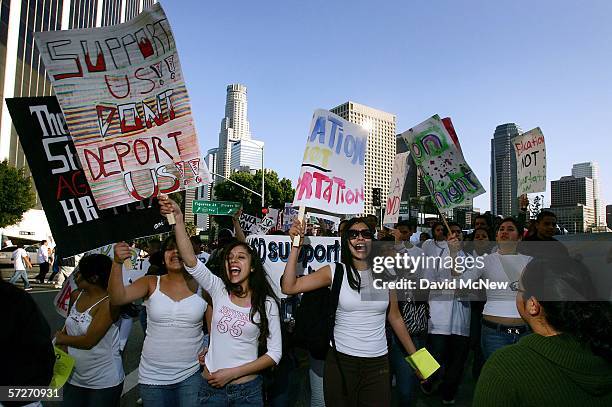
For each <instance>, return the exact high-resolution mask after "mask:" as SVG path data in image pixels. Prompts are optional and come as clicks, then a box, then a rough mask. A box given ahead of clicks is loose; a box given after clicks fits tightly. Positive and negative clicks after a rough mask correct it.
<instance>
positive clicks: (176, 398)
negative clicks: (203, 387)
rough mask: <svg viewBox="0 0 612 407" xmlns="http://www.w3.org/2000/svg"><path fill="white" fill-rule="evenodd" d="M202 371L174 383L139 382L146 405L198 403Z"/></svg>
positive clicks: (185, 406) (165, 406)
mask: <svg viewBox="0 0 612 407" xmlns="http://www.w3.org/2000/svg"><path fill="white" fill-rule="evenodd" d="M201 377H202V373H201V372H200V371H199V370H198V371H197V372H195V373H194V374H192V375H191V376H189V377H188V378H186V379H184V380H183V381H182V382H178V383H174V384H163V385H156V384H142V383H141V384H139V385H138V387H139V389H140V397H141V398H142V404H143V405H144V407H173V406H179V407H191V406H195V405H197V404H198V392H199V390H200V383H201V381H202V379H201Z"/></svg>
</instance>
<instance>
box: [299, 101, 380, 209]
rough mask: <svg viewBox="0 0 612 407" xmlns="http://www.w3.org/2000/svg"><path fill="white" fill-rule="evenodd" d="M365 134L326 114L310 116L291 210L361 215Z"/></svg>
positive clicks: (355, 127)
mask: <svg viewBox="0 0 612 407" xmlns="http://www.w3.org/2000/svg"><path fill="white" fill-rule="evenodd" d="M367 145H368V132H367V131H366V130H365V129H364V128H363V127H361V126H359V125H357V124H354V123H350V122H348V121H346V120H344V119H343V118H341V117H340V116H337V115H335V114H333V113H331V112H329V111H327V110H323V109H319V110H316V111H315V112H314V115H313V117H312V123H311V125H310V131H309V132H308V138H307V140H306V150H305V151H304V158H303V160H302V167H301V172H300V177H299V179H298V182H297V187H296V189H295V197H294V199H293V206H306V207H308V208H313V209H319V210H322V211H325V212H328V213H339V214H352V213H362V212H363V210H364V209H363V207H364V205H363V203H364V164H365V154H366V149H367Z"/></svg>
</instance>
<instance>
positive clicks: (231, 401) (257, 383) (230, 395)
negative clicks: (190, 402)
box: [198, 376, 263, 407]
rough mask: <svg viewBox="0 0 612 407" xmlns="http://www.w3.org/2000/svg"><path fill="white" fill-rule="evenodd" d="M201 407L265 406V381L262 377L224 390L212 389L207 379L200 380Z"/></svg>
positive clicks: (228, 385) (229, 385)
mask: <svg viewBox="0 0 612 407" xmlns="http://www.w3.org/2000/svg"><path fill="white" fill-rule="evenodd" d="M200 377H201V376H200ZM200 382H201V386H200V394H199V395H198V402H199V405H200V406H210V407H242V406H245V407H247V406H263V392H262V389H261V387H262V384H263V379H262V378H261V376H257V378H255V379H253V380H251V381H250V382H246V383H242V384H227V385H226V386H225V387H223V388H220V389H218V388H216V387H212V386H211V385H209V384H208V382H207V381H206V379H204V378H203V377H201V379H200Z"/></svg>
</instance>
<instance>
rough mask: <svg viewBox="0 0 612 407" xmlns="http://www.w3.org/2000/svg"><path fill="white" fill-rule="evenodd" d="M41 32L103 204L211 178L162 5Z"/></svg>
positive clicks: (45, 56)
mask: <svg viewBox="0 0 612 407" xmlns="http://www.w3.org/2000/svg"><path fill="white" fill-rule="evenodd" d="M34 37H35V40H36V45H37V46H38V50H39V51H40V56H41V58H42V61H43V62H44V66H45V68H46V70H47V74H48V75H49V78H50V79H51V83H52V84H53V88H54V90H55V94H56V95H57V98H58V100H59V102H60V105H61V107H62V110H63V112H64V116H65V117H66V124H67V126H68V130H69V131H70V135H71V136H72V139H73V141H74V145H75V147H76V150H77V153H78V156H79V161H80V162H81V165H82V167H83V171H84V173H85V177H86V178H87V182H88V184H89V186H90V188H91V192H92V194H93V196H94V199H95V201H96V204H97V206H98V208H100V209H106V208H112V207H115V206H119V205H123V204H128V203H131V202H137V201H142V200H144V199H146V198H150V197H156V196H157V195H158V194H160V193H166V194H167V193H171V192H175V191H178V190H182V189H186V188H194V187H197V186H199V185H202V184H203V183H207V182H209V181H210V173H209V172H208V169H207V168H206V165H205V164H204V162H203V161H202V160H201V158H200V152H199V147H198V145H199V143H198V138H197V135H196V129H195V126H194V123H193V119H192V115H191V106H190V102H189V96H188V94H187V88H186V86H185V81H184V79H183V73H182V70H181V64H180V61H179V56H178V53H177V49H176V43H175V37H174V35H173V33H172V29H171V27H170V23H169V21H168V19H167V18H166V15H165V13H164V11H163V9H162V8H161V6H160V5H159V3H157V4H155V5H153V6H152V7H151V8H148V9H147V10H145V11H144V12H142V13H140V14H139V15H138V16H136V17H135V18H133V19H132V20H130V21H128V22H126V23H123V24H119V25H115V26H111V27H102V28H87V29H78V30H64V31H59V30H58V31H45V32H37V33H35V34H34Z"/></svg>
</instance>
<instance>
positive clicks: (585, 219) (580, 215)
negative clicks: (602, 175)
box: [549, 176, 595, 234]
mask: <svg viewBox="0 0 612 407" xmlns="http://www.w3.org/2000/svg"><path fill="white" fill-rule="evenodd" d="M550 195H551V196H550V197H551V205H550V209H549V210H550V211H552V212H553V213H554V214H555V215H557V223H558V224H559V225H561V227H563V228H565V229H567V230H568V231H569V232H570V233H572V234H573V233H585V232H590V231H591V228H592V227H593V226H594V225H595V209H594V208H593V203H594V199H593V180H592V179H591V178H588V177H579V178H578V177H575V176H566V177H561V179H559V180H556V181H551V182H550Z"/></svg>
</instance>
